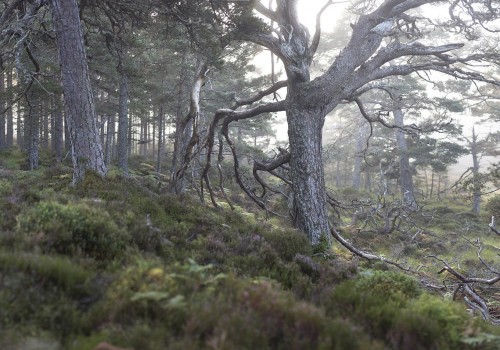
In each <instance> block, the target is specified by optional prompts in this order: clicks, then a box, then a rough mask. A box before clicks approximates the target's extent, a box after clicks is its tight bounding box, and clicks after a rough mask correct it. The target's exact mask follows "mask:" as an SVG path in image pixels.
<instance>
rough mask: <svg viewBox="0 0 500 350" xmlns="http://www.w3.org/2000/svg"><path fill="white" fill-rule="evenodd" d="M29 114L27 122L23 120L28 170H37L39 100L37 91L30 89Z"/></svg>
mask: <svg viewBox="0 0 500 350" xmlns="http://www.w3.org/2000/svg"><path fill="white" fill-rule="evenodd" d="M29 104H30V108H29V112H28V115H27V118H28V120H26V119H25V121H24V124H25V128H26V131H25V136H26V140H27V141H28V142H27V143H28V144H27V147H28V169H29V170H36V169H38V163H39V157H38V149H39V143H40V109H41V108H40V98H39V95H38V91H36V90H35V89H32V90H31V91H30V92H29Z"/></svg>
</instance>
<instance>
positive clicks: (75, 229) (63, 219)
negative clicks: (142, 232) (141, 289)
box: [17, 201, 129, 260]
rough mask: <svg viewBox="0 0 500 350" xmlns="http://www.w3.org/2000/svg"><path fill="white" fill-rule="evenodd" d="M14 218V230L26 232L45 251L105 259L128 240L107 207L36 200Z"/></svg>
mask: <svg viewBox="0 0 500 350" xmlns="http://www.w3.org/2000/svg"><path fill="white" fill-rule="evenodd" d="M17 220H18V225H17V226H18V231H19V232H20V233H24V234H27V235H28V236H29V237H30V242H31V243H32V244H35V245H38V246H40V248H41V249H42V251H43V252H45V253H48V252H56V253H59V254H66V255H74V254H81V255H83V256H85V257H92V258H95V259H97V260H108V259H113V258H115V257H116V256H118V255H119V254H120V253H121V252H123V250H124V249H125V246H126V243H127V242H128V241H129V240H128V235H127V234H126V233H124V232H122V231H120V230H119V229H118V227H117V225H116V224H115V223H114V221H113V220H111V218H110V216H109V214H108V212H107V211H105V210H103V209H102V208H93V207H90V206H89V205H87V204H85V203H69V204H66V205H64V204H59V203H56V202H52V201H46V202H40V203H38V204H37V205H35V206H34V207H33V208H30V209H28V210H26V211H24V212H22V213H21V214H20V215H19V216H18V218H17Z"/></svg>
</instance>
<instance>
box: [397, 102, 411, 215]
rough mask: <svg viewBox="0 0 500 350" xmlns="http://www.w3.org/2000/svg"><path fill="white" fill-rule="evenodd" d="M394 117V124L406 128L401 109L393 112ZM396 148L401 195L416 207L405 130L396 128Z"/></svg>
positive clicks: (407, 202) (405, 201)
mask: <svg viewBox="0 0 500 350" xmlns="http://www.w3.org/2000/svg"><path fill="white" fill-rule="evenodd" d="M392 114H393V115H394V124H395V125H396V126H398V127H400V128H403V127H404V114H403V111H402V110H401V109H397V110H395V111H393V112H392ZM395 134H396V146H397V149H398V154H399V182H400V187H401V194H402V196H403V201H404V203H405V204H407V205H410V206H414V205H415V203H416V201H415V189H414V186H413V177H412V174H411V168H410V158H409V156H408V145H407V143H406V136H405V133H404V132H403V130H401V129H398V128H396V129H395Z"/></svg>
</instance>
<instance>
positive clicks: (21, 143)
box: [16, 101, 26, 150]
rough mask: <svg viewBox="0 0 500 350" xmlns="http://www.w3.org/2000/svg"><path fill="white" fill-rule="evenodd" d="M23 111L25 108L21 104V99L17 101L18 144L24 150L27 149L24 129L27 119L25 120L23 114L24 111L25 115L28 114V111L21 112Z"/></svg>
mask: <svg viewBox="0 0 500 350" xmlns="http://www.w3.org/2000/svg"><path fill="white" fill-rule="evenodd" d="M21 111H23V108H22V106H21V101H19V102H18V103H17V119H16V126H17V130H16V142H17V146H18V147H19V149H20V150H24V149H25V145H24V129H25V121H26V120H23V117H22V115H23V113H24V115H26V112H24V111H23V113H21Z"/></svg>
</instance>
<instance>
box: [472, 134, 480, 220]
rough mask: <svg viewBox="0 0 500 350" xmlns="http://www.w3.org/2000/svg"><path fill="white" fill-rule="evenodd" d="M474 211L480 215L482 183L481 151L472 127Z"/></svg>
mask: <svg viewBox="0 0 500 350" xmlns="http://www.w3.org/2000/svg"><path fill="white" fill-rule="evenodd" d="M471 154H472V183H473V189H472V211H473V212H474V213H476V214H479V212H480V210H481V183H480V179H479V150H478V145H477V134H476V129H475V128H474V127H472V142H471Z"/></svg>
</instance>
